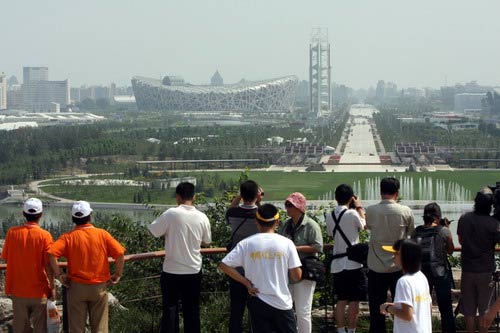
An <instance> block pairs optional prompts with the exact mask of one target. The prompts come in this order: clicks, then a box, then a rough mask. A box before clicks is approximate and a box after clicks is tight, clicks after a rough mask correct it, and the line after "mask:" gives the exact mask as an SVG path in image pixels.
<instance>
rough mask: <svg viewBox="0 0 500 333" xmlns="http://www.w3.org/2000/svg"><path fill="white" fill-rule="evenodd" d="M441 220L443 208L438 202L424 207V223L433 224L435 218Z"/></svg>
mask: <svg viewBox="0 0 500 333" xmlns="http://www.w3.org/2000/svg"><path fill="white" fill-rule="evenodd" d="M436 217H437V218H438V219H440V218H441V207H439V205H438V204H437V203H436V202H431V203H428V204H427V205H425V206H424V216H423V218H424V223H425V224H432V222H434V219H435V218H436Z"/></svg>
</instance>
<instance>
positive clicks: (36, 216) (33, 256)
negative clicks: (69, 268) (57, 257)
mask: <svg viewBox="0 0 500 333" xmlns="http://www.w3.org/2000/svg"><path fill="white" fill-rule="evenodd" d="M42 211H43V206H42V202H41V201H40V200H39V199H37V198H30V199H28V200H26V202H24V205H23V215H24V217H25V219H26V222H25V223H24V224H23V225H21V226H17V227H12V228H10V229H9V231H8V232H7V236H6V237H5V243H4V246H3V250H2V259H4V260H5V261H6V262H7V273H6V281H5V282H6V284H5V294H7V295H9V296H10V297H11V298H12V306H13V310H14V323H13V324H14V325H13V326H14V327H13V328H14V332H21V333H23V332H32V329H31V324H30V320H31V321H32V323H33V328H34V330H35V332H42V333H45V332H47V297H51V298H52V297H53V296H54V293H53V290H54V278H53V276H52V274H51V271H50V269H49V265H48V263H49V261H48V260H47V254H46V251H47V250H48V249H49V247H50V245H51V244H52V243H53V240H52V236H51V235H50V233H49V232H48V231H46V230H43V229H42V228H40V226H39V225H38V222H39V221H40V218H41V217H42Z"/></svg>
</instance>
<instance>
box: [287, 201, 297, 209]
mask: <svg viewBox="0 0 500 333" xmlns="http://www.w3.org/2000/svg"><path fill="white" fill-rule="evenodd" d="M285 207H286V208H292V207H295V206H294V205H292V203H291V202H290V201H287V202H285Z"/></svg>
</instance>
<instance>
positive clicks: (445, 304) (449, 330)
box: [426, 272, 456, 333]
mask: <svg viewBox="0 0 500 333" xmlns="http://www.w3.org/2000/svg"><path fill="white" fill-rule="evenodd" d="M426 277H427V281H428V282H429V291H430V293H431V294H432V289H434V290H435V291H436V300H437V303H438V307H439V312H440V313H441V330H442V332H443V333H455V331H456V328H455V317H454V316H453V307H452V304H451V279H452V278H453V277H452V275H451V272H446V274H445V276H443V277H433V276H428V275H426Z"/></svg>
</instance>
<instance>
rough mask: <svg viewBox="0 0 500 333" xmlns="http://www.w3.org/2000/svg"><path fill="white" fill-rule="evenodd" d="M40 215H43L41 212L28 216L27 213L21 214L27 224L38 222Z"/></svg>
mask: <svg viewBox="0 0 500 333" xmlns="http://www.w3.org/2000/svg"><path fill="white" fill-rule="evenodd" d="M42 214H43V213H42V212H40V213H38V214H29V213H26V212H23V215H24V218H25V219H26V221H28V222H36V221H38V220H40V218H41V217H42Z"/></svg>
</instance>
